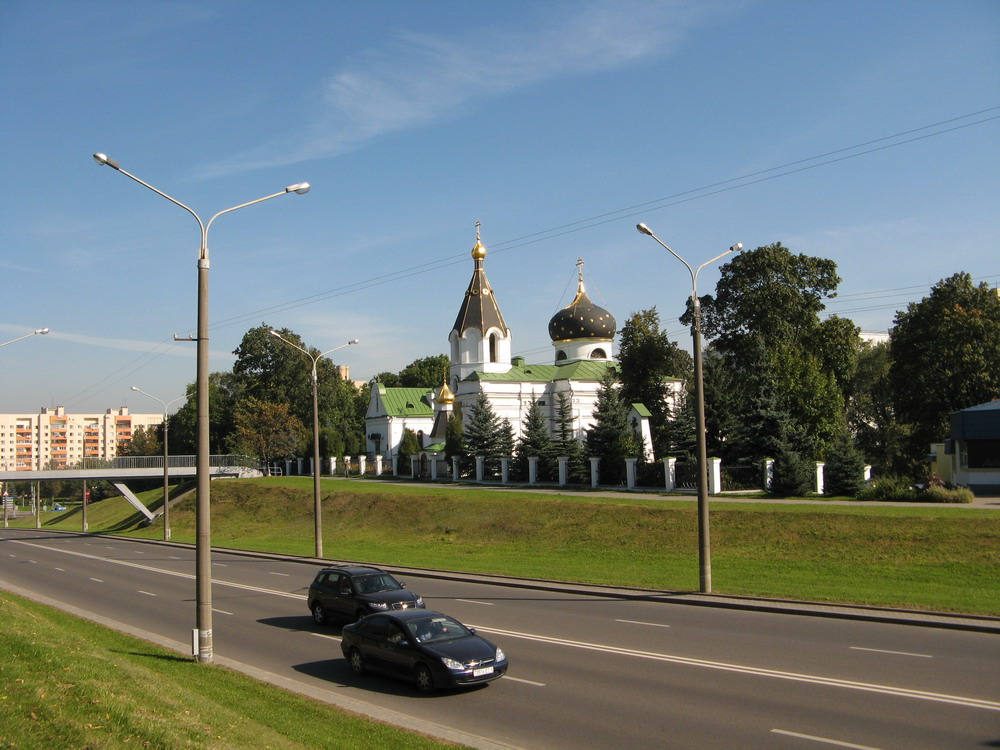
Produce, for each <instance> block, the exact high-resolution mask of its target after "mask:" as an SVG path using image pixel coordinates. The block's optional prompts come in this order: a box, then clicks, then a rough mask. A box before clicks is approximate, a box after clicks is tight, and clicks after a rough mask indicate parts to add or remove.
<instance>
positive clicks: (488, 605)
mask: <svg viewBox="0 0 1000 750" xmlns="http://www.w3.org/2000/svg"><path fill="white" fill-rule="evenodd" d="M455 601H456V602H465V603H466V604H482V605H483V606H484V607H492V606H493V605H494V604H495V602H480V601H476V600H475V599H456V600H455Z"/></svg>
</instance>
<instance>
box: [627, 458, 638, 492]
mask: <svg viewBox="0 0 1000 750" xmlns="http://www.w3.org/2000/svg"><path fill="white" fill-rule="evenodd" d="M638 460H639V459H638V458H626V459H625V486H626V487H628V488H629V489H630V490H634V489H635V462H636V461H638Z"/></svg>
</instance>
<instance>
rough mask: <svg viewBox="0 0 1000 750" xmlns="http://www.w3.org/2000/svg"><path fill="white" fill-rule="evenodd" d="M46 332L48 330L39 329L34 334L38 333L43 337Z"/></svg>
mask: <svg viewBox="0 0 1000 750" xmlns="http://www.w3.org/2000/svg"><path fill="white" fill-rule="evenodd" d="M48 332H49V329H48V328H39V329H38V330H37V331H35V333H40V334H42V335H43V336H44V335H45V334H46V333H48Z"/></svg>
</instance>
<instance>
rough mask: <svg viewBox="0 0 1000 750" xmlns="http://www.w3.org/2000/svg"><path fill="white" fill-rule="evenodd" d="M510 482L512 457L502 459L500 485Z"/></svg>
mask: <svg viewBox="0 0 1000 750" xmlns="http://www.w3.org/2000/svg"><path fill="white" fill-rule="evenodd" d="M508 481H510V456H501V457H500V483H501V484H507V482H508Z"/></svg>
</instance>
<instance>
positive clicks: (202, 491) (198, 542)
mask: <svg viewBox="0 0 1000 750" xmlns="http://www.w3.org/2000/svg"><path fill="white" fill-rule="evenodd" d="M94 161H96V162H97V163H98V164H99V165H102V166H107V167H111V168H112V169H114V170H115V171H116V172H121V173H122V174H123V175H125V176H126V177H128V178H130V179H132V180H135V181H136V182H138V183H139V184H140V185H142V186H143V187H146V188H149V189H150V190H152V191H153V192H154V193H156V194H157V195H159V196H161V197H163V198H166V199H167V200H168V201H170V202H171V203H173V204H174V205H176V206H180V207H181V208H183V209H184V210H185V211H187V212H188V213H189V214H191V215H192V216H193V217H194V219H195V221H197V222H198V227H199V228H200V229H201V247H200V248H199V250H198V337H197V341H198V354H197V377H196V380H195V383H196V389H197V393H198V397H197V409H198V418H197V425H198V428H197V433H198V439H197V442H198V448H197V457H196V459H195V472H196V474H197V491H198V504H197V508H196V511H195V516H196V522H195V523H196V526H197V531H196V537H195V582H196V583H195V587H196V589H197V599H198V606H197V615H196V634H197V642H198V648H197V652H198V653H197V659H198V661H199V662H203V663H207V662H211V661H213V660H214V654H213V634H212V548H211V539H212V531H211V513H210V508H211V506H210V504H209V493H210V489H209V484H210V482H211V475H210V473H209V472H210V466H209V444H208V443H209V422H208V408H209V407H208V355H209V350H208V268H209V262H208V230H209V229H210V228H211V226H212V222H213V221H215V220H216V219H217V218H219V217H220V216H222V215H223V214H227V213H230V212H231V211H236V210H237V209H240V208H246V207H247V206H252V205H254V204H255V203H261V202H263V201H266V200H270V199H271V198H277V197H278V196H279V195H285V194H287V193H297V194H299V195H302V194H303V193H308V192H309V183H308V182H302V183H299V184H296V185H289V186H288V187H286V188H285V189H284V190H282V191H281V192H279V193H273V194H272V195H265V196H264V197H263V198H258V199H256V200H252V201H249V202H247V203H241V204H240V205H238V206H233V207H232V208H227V209H225V210H223V211H219V212H218V213H217V214H215V215H214V216H213V217H212V218H211V219H209V220H208V223H205V222H203V221H202V220H201V217H200V216H198V214H196V213H195V212H194V211H193V210H192V209H190V208H188V207H187V206H185V205H184V204H183V203H181V202H180V201H178V200H176V199H175V198H171V197H170V196H169V195H167V194H166V193H164V192H163V191H162V190H157V189H156V188H155V187H153V186H152V185H150V184H149V183H148V182H143V181H142V180H140V179H139V178H138V177H136V176H135V175H133V174H129V173H128V172H126V171H125V170H124V169H122V168H121V165H120V164H119V163H118V162H117V161H115V160H114V159H112V158H110V157H109V156H107V155H105V154H101V153H97V154H94Z"/></svg>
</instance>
